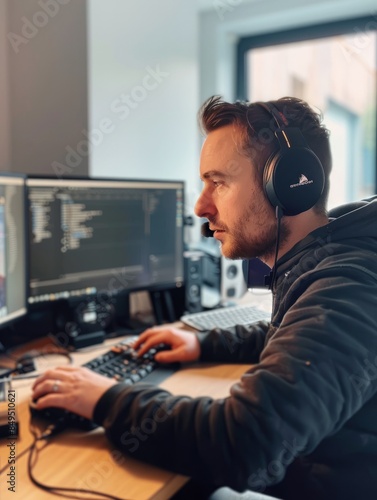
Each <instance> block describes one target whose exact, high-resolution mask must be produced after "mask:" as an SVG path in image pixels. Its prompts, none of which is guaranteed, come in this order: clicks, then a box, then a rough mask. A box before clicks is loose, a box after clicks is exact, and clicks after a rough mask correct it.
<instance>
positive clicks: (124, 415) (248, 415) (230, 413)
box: [94, 271, 377, 491]
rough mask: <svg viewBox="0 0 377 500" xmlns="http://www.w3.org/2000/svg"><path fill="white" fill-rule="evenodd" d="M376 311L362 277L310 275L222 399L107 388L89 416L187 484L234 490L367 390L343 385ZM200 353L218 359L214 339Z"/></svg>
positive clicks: (279, 467) (353, 408)
mask: <svg viewBox="0 0 377 500" xmlns="http://www.w3.org/2000/svg"><path fill="white" fill-rule="evenodd" d="M350 273H351V274H352V271H350ZM351 297H352V308H350V306H349V304H350V298H351ZM376 310H377V294H376V282H375V281H374V280H373V279H372V278H371V277H368V276H367V275H363V276H360V275H357V276H355V275H349V274H347V273H346V272H345V273H344V274H343V275H341V276H339V275H338V276H335V277H327V278H326V277H323V278H320V279H318V280H316V281H314V282H312V283H309V284H307V288H306V290H305V292H303V293H301V294H300V296H299V298H298V299H297V300H296V302H295V303H294V304H293V305H291V307H290V309H289V310H288V311H287V313H286V314H285V316H284V319H283V321H282V323H281V325H280V326H279V328H277V329H276V331H275V332H274V334H273V335H272V337H271V338H270V339H269V341H268V343H267V344H266V346H265V347H264V349H263V350H262V353H261V355H260V361H259V363H258V364H256V365H254V366H253V367H252V368H251V369H250V370H248V371H247V372H246V373H245V374H244V375H243V376H242V378H241V380H240V381H239V382H238V383H236V384H235V385H233V387H232V388H231V391H230V394H229V396H228V397H226V398H225V399H220V400H214V399H212V398H210V397H200V398H190V397H185V396H173V395H172V394H170V393H169V392H167V391H165V390H162V389H160V388H158V387H153V386H149V385H146V384H143V385H142V384H136V385H134V386H126V385H123V386H115V387H116V388H111V389H110V391H114V392H113V394H112V395H111V394H110V395H109V393H106V394H105V395H104V396H103V397H102V398H101V399H100V401H99V402H98V404H97V406H96V408H95V413H94V419H95V421H96V422H97V423H98V424H100V425H103V426H104V427H105V429H106V432H107V435H108V437H109V439H110V440H111V441H112V442H113V443H114V444H115V445H116V446H118V447H119V448H120V449H122V450H123V451H124V452H125V453H126V454H128V455H130V456H132V457H134V458H137V459H141V460H143V461H146V462H149V463H152V464H155V465H158V466H160V467H163V468H167V469H170V470H172V471H175V472H178V473H180V474H185V475H188V476H191V477H193V478H195V479H197V480H201V481H205V482H210V483H212V484H214V485H217V486H222V485H227V486H230V487H231V488H234V489H236V490H239V491H243V490H245V489H260V488H261V481H262V482H263V484H264V486H267V485H269V484H273V483H276V482H279V481H281V480H282V478H283V477H284V474H285V472H286V468H287V467H288V466H289V464H290V463H292V461H293V460H294V459H295V458H296V457H298V456H299V455H302V454H305V455H307V454H308V453H310V452H311V451H312V450H314V449H315V448H316V447H317V446H318V444H319V443H320V442H321V441H322V440H323V439H324V438H325V437H328V436H331V435H332V434H334V433H336V432H337V431H338V430H339V429H340V428H341V427H342V426H343V425H344V424H345V422H346V421H347V420H348V419H349V418H350V417H351V416H352V415H353V414H355V412H357V411H358V410H359V409H360V407H361V406H362V405H363V404H364V403H365V402H366V401H367V400H368V399H369V398H370V397H371V396H372V395H373V394H374V393H375V392H376V390H377V377H375V378H370V380H368V381H367V383H365V384H363V385H359V386H356V385H355V384H354V383H353V382H352V380H353V377H356V376H360V374H361V375H363V374H364V369H365V360H366V359H369V358H371V360H372V361H373V362H374V360H375V358H376V354H377V353H376V351H377V328H376V319H375V318H376V316H375V314H376V313H375V311H376ZM210 335H215V336H216V338H217V334H214V333H210ZM204 342H205V341H204ZM216 343H217V340H216V341H215V345H216ZM245 345H248V341H246V342H245ZM242 348H243V345H241V346H240V350H241V349H242ZM206 352H209V353H210V354H209V357H214V356H215V354H216V353H217V354H219V353H222V354H221V355H220V357H221V356H223V355H224V357H225V358H226V357H227V354H226V349H225V350H224V348H223V346H220V343H219V347H218V348H217V347H211V348H210V349H209V350H208V351H206V348H205V349H204V353H206ZM224 352H225V354H224ZM240 359H243V358H242V356H241V355H240ZM355 380H356V379H355ZM271 470H273V471H274V473H273V474H272V473H271Z"/></svg>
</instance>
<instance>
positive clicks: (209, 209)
mask: <svg viewBox="0 0 377 500" xmlns="http://www.w3.org/2000/svg"><path fill="white" fill-rule="evenodd" d="M216 211H217V209H216V206H215V204H214V202H213V199H212V196H211V194H210V193H209V192H208V191H207V190H206V188H205V187H204V188H203V190H202V192H201V193H200V195H199V198H198V200H197V202H196V204H195V208H194V212H195V214H196V215H197V216H198V217H206V218H207V219H209V218H210V217H213V216H214V215H215V214H216Z"/></svg>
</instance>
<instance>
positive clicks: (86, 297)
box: [25, 174, 186, 310]
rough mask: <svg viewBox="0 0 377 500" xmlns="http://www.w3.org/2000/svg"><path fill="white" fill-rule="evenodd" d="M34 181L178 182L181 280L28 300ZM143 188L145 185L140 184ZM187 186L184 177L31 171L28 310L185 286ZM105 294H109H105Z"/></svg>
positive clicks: (28, 178) (26, 188)
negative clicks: (180, 221)
mask: <svg viewBox="0 0 377 500" xmlns="http://www.w3.org/2000/svg"><path fill="white" fill-rule="evenodd" d="M29 180H30V181H33V180H39V181H40V180H46V181H53V182H54V183H55V182H56V184H57V185H58V183H59V182H62V184H63V183H64V182H67V181H68V182H70V181H73V182H76V181H82V182H95V181H98V182H109V183H111V182H115V183H117V184H118V183H122V182H123V183H130V184H133V185H135V184H137V183H141V184H148V183H152V184H156V188H157V187H158V185H163V184H169V185H173V184H178V185H179V187H180V188H181V189H182V249H183V251H182V256H181V259H182V262H181V264H182V281H180V282H179V283H178V282H173V281H172V282H166V283H164V284H162V283H160V284H150V285H148V286H146V285H140V286H133V287H129V288H126V287H122V288H119V289H117V290H114V291H113V292H109V293H107V294H106V293H105V291H101V290H99V291H97V293H94V294H85V293H83V294H79V295H75V296H70V297H67V298H58V299H56V300H45V301H44V300H39V301H36V302H29V299H30V297H32V295H31V287H30V268H31V251H30V238H31V221H30V210H29V192H28V188H29V185H28V181H29ZM141 187H142V186H141ZM185 188H186V183H185V181H184V180H183V179H143V178H124V177H91V176H64V177H56V176H48V175H42V174H29V175H27V176H26V180H25V196H26V207H25V209H26V212H27V224H26V226H27V227H26V230H27V247H28V253H27V263H28V277H27V289H26V302H27V308H28V310H35V309H43V308H45V307H46V306H48V305H49V304H50V305H51V304H56V307H59V304H61V303H64V302H68V303H70V304H73V305H77V304H78V303H79V302H80V301H81V302H83V301H90V300H97V299H98V298H99V300H107V299H110V300H111V298H114V297H116V296H123V295H125V296H128V295H129V294H130V293H133V292H140V291H147V292H159V291H162V290H171V289H175V288H182V287H184V285H185V279H184V273H183V269H184V265H183V263H184V256H183V253H184V248H185V234H184V224H185V214H184V206H185ZM105 295H106V296H105Z"/></svg>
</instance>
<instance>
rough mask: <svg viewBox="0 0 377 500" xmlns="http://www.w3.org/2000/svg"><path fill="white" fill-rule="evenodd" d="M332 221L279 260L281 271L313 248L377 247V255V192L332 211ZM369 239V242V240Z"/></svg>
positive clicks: (312, 233) (279, 270)
mask: <svg viewBox="0 0 377 500" xmlns="http://www.w3.org/2000/svg"><path fill="white" fill-rule="evenodd" d="M329 219H330V222H329V223H328V224H326V225H325V226H322V227H319V228H317V229H316V230H314V231H312V232H311V233H309V234H308V235H307V236H306V237H305V238H304V239H303V240H301V241H300V242H298V243H297V244H296V245H295V246H294V247H292V248H291V250H289V251H288V252H287V253H286V254H285V255H283V256H282V258H281V259H279V261H278V263H277V266H278V274H280V273H281V272H284V271H285V270H286V269H287V267H289V266H290V265H291V264H292V261H296V260H297V259H298V258H300V257H301V256H302V255H303V254H306V253H307V252H308V251H309V252H310V251H311V249H312V250H313V251H315V249H316V248H318V247H321V248H323V247H325V246H326V245H334V244H335V245H336V244H340V245H342V244H344V245H347V246H349V245H351V246H353V247H354V248H355V249H357V248H363V247H364V244H363V242H364V243H365V245H366V246H367V247H368V248H370V247H371V246H372V247H373V246H374V252H375V253H376V258H377V195H375V196H371V197H370V198H366V199H364V200H361V201H358V202H352V203H347V204H344V205H341V206H339V207H336V208H334V209H332V210H330V212H329ZM367 242H368V243H367Z"/></svg>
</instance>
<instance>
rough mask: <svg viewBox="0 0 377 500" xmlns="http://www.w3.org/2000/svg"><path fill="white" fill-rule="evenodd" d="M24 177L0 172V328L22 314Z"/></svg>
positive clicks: (24, 239) (24, 240) (24, 263)
mask: <svg viewBox="0 0 377 500" xmlns="http://www.w3.org/2000/svg"><path fill="white" fill-rule="evenodd" d="M25 220H26V211H25V179H24V177H23V176H21V175H17V174H5V173H1V174H0V328H2V327H4V326H5V325H8V324H9V323H10V322H12V321H13V320H15V319H16V318H19V317H20V316H23V315H24V314H26V310H27V301H26V288H27V286H26V282H27V279H26V224H25Z"/></svg>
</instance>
